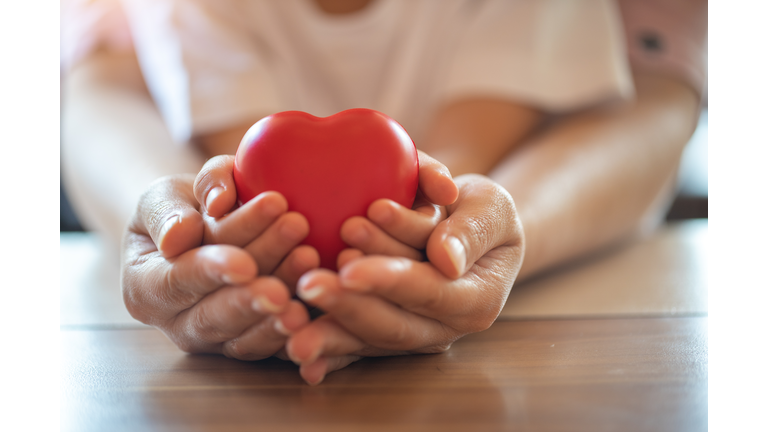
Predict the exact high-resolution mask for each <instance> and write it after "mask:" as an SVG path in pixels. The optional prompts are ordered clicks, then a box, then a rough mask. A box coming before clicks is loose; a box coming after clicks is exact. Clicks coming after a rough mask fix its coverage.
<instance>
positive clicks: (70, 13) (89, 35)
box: [60, 0, 133, 71]
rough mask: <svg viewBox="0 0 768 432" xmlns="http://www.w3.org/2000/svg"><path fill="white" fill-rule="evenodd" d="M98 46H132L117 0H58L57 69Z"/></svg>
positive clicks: (107, 47)
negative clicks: (58, 48)
mask: <svg viewBox="0 0 768 432" xmlns="http://www.w3.org/2000/svg"><path fill="white" fill-rule="evenodd" d="M98 49H108V50H114V51H122V50H130V49H133V42H132V39H131V32H130V29H129V28H128V21H127V20H126V18H125V13H124V12H123V8H122V6H121V5H120V1H119V0H61V46H60V50H61V52H60V66H61V70H62V71H66V70H68V69H69V68H71V67H72V66H74V65H75V64H76V63H77V62H78V61H79V60H81V59H82V58H84V57H85V56H87V55H88V54H89V53H91V52H93V51H96V50H98Z"/></svg>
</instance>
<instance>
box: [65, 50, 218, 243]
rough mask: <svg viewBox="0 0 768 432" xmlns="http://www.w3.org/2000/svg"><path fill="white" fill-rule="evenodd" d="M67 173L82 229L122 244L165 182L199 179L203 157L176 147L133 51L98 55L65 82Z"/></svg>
mask: <svg viewBox="0 0 768 432" xmlns="http://www.w3.org/2000/svg"><path fill="white" fill-rule="evenodd" d="M62 90H63V95H62V140H61V143H62V152H61V161H62V175H63V179H64V183H65V185H66V187H67V194H68V196H69V198H70V199H71V200H72V202H73V205H74V206H75V208H76V210H77V213H78V216H79V217H80V218H81V220H82V221H83V223H84V224H85V225H86V226H87V227H88V228H89V229H93V230H97V231H99V232H102V233H104V234H105V235H106V237H107V239H108V240H110V241H112V242H113V243H115V244H119V241H120V237H121V234H122V231H123V229H124V227H125V224H126V223H127V221H128V219H129V217H130V215H131V214H132V213H133V211H134V210H135V208H136V203H137V202H138V199H139V196H140V195H141V193H142V192H143V191H144V190H145V189H146V187H147V186H148V185H149V184H150V183H151V182H152V181H154V180H156V179H157V178H159V177H162V176H165V175H168V174H175V173H184V172H189V173H196V172H197V171H199V169H200V167H201V166H202V164H203V161H204V159H203V157H202V155H201V154H200V153H199V152H198V151H197V150H196V149H194V148H193V147H191V146H180V145H177V144H175V143H173V141H172V139H171V137H170V135H169V133H168V131H167V129H166V127H165V125H164V123H163V120H162V118H161V116H160V113H159V112H158V111H157V108H156V107H155V105H154V102H153V101H152V98H151V97H150V95H149V93H148V92H147V91H146V89H145V87H144V83H143V80H142V78H141V72H140V70H139V66H138V63H137V62H136V59H135V57H134V55H133V54H132V53H129V52H126V53H96V54H94V55H92V56H91V57H90V58H89V59H87V60H84V62H83V63H82V64H80V65H78V66H77V67H75V69H73V70H72V71H71V72H70V73H69V74H68V75H67V77H66V78H65V80H64V81H63V83H62Z"/></svg>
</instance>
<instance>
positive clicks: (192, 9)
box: [124, 0, 280, 142]
mask: <svg viewBox="0 0 768 432" xmlns="http://www.w3.org/2000/svg"><path fill="white" fill-rule="evenodd" d="M124 4H125V9H126V12H127V13H128V20H129V23H130V25H131V30H132V33H133V36H134V44H135V46H136V52H137V56H138V58H139V62H140V63H141V66H142V72H143V74H144V78H145V80H146V81H147V86H148V87H149V89H150V92H151V93H152V95H153V97H154V99H155V103H156V104H157V105H158V108H159V109H160V112H161V113H162V115H163V117H164V119H165V122H166V124H167V125H168V127H169V129H170V132H171V134H172V136H173V137H174V139H175V140H176V141H178V142H185V141H187V140H189V139H190V138H191V137H193V136H196V135H199V134H203V133H206V132H210V131H216V130H220V129H222V128H224V127H227V126H229V125H235V124H238V123H242V122H246V121H255V120H257V119H258V116H261V115H264V114H265V113H270V112H275V111H279V106H280V100H279V96H278V93H277V91H276V90H275V85H274V79H273V76H272V74H271V73H270V70H269V67H268V65H267V64H266V63H265V61H264V59H263V56H262V55H261V53H260V52H259V49H258V43H257V41H255V40H254V37H253V35H252V33H251V30H250V29H249V28H248V25H247V22H246V21H245V20H244V19H243V17H242V16H240V15H238V14H237V11H238V8H237V7H234V5H233V4H232V3H231V2H230V1H226V0H218V1H215V2H212V1H194V0H124Z"/></svg>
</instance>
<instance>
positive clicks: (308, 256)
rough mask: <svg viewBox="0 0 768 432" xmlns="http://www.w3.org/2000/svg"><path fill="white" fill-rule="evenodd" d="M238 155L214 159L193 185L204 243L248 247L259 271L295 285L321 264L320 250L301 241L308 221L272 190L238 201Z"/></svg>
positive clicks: (290, 286)
mask: <svg viewBox="0 0 768 432" xmlns="http://www.w3.org/2000/svg"><path fill="white" fill-rule="evenodd" d="M233 167H234V156H230V155H223V156H216V157H214V158H212V159H210V160H209V161H208V162H206V164H205V165H204V166H203V168H202V170H200V173H199V174H198V175H197V177H196V178H195V183H194V187H193V191H194V195H195V198H196V199H197V202H199V203H201V211H200V213H201V215H202V220H203V221H204V234H203V238H202V242H203V244H229V245H233V246H238V247H241V248H243V249H245V250H246V251H247V252H248V253H249V254H250V255H251V256H252V257H253V259H254V260H255V261H256V262H257V263H258V268H259V275H274V276H276V277H278V278H280V279H281V280H283V281H284V282H285V283H286V284H287V285H288V286H289V288H291V289H295V286H296V281H297V280H298V278H299V277H300V276H301V275H302V274H304V273H305V272H307V271H308V270H310V269H313V268H317V267H318V266H319V265H320V256H319V255H318V253H317V251H316V250H315V249H314V248H313V247H311V246H307V245H300V243H301V241H302V240H304V238H306V237H307V235H308V234H309V223H308V222H307V219H306V218H305V217H304V216H303V215H301V214H299V213H297V212H289V211H288V203H287V201H286V200H285V198H284V197H283V196H282V195H281V194H279V193H277V192H274V191H268V192H264V193H262V194H259V195H258V196H256V197H255V198H254V199H252V200H250V201H248V202H247V203H245V204H243V205H240V203H238V202H237V190H236V188H235V181H234V176H233V169H234V168H233Z"/></svg>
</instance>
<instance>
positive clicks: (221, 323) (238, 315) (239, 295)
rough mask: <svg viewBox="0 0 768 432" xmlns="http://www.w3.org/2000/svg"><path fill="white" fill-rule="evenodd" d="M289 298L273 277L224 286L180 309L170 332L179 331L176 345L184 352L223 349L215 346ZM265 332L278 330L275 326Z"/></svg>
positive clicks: (275, 310) (278, 308) (281, 308)
mask: <svg viewBox="0 0 768 432" xmlns="http://www.w3.org/2000/svg"><path fill="white" fill-rule="evenodd" d="M289 302H290V293H289V292H288V289H287V288H286V287H285V285H283V284H282V283H281V282H280V281H279V280H277V279H276V278H272V277H265V278H258V279H256V280H254V281H252V282H251V283H249V284H248V285H247V286H244V287H229V286H228V287H223V288H221V289H218V290H216V291H214V292H213V293H211V294H210V295H208V296H206V297H205V298H204V299H202V300H201V301H200V302H199V303H197V304H196V305H195V306H193V307H191V308H189V309H187V310H185V311H184V312H182V313H180V314H179V316H178V317H177V319H176V320H175V322H174V327H175V331H174V332H173V333H175V334H177V335H180V336H178V337H179V338H180V340H178V345H179V346H181V347H182V349H184V350H185V351H187V352H193V353H194V352H222V351H221V349H217V348H215V347H218V346H219V345H221V343H222V342H225V341H229V340H231V339H234V338H236V337H238V336H239V335H241V334H242V333H243V332H244V331H245V330H246V329H248V328H249V327H253V326H255V325H258V324H259V323H261V322H263V321H265V320H266V319H267V318H268V317H270V316H271V315H275V314H279V313H281V312H283V311H284V310H285V308H286V307H287V306H288V304H289ZM267 333H269V334H277V332H276V331H275V330H274V328H271V329H269V331H268V332H267ZM230 349H231V348H230ZM277 349H279V346H277V347H275V348H274V350H272V352H271V353H269V354H268V355H271V354H272V353H274V352H275V351H276V350H277ZM227 353H229V354H231V353H232V352H231V351H227Z"/></svg>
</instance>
